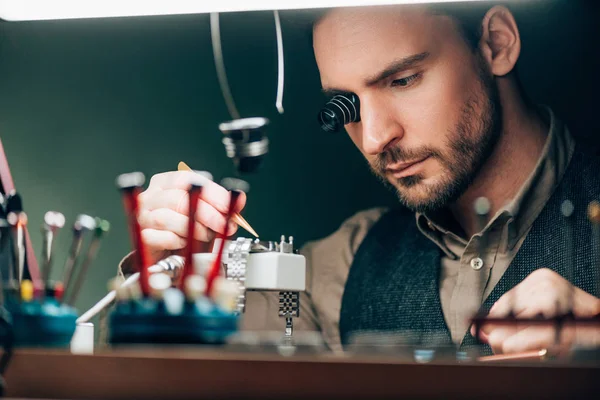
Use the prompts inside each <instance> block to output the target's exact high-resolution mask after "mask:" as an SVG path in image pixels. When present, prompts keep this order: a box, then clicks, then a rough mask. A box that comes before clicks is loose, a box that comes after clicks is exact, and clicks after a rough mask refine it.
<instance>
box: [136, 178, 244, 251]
mask: <svg viewBox="0 0 600 400" xmlns="http://www.w3.org/2000/svg"><path fill="white" fill-rule="evenodd" d="M199 179H200V180H202V184H203V189H202V194H201V199H200V201H199V203H198V209H197V212H196V218H195V219H196V226H195V229H194V239H195V240H198V241H201V242H209V241H211V240H212V239H213V238H214V236H215V232H218V233H223V230H224V225H225V215H226V213H227V209H228V207H229V199H230V195H229V192H228V191H227V190H225V189H224V188H223V187H221V186H219V185H217V184H216V183H214V182H212V181H210V180H208V179H202V177H201V176H200V175H199V174H197V173H195V172H190V171H174V172H164V173H161V174H157V175H154V176H153V177H152V179H151V180H150V184H149V186H148V189H146V191H144V192H143V193H141V194H140V196H139V202H140V212H139V223H140V227H141V229H142V240H144V243H145V244H146V246H148V248H149V250H150V251H151V254H152V258H153V260H152V261H157V259H159V258H160V257H161V254H163V253H164V252H165V250H179V249H182V248H184V247H185V245H186V242H187V239H188V238H187V230H188V208H189V197H188V189H189V187H190V184H191V183H192V182H195V183H196V182H198V180H199ZM245 204H246V195H245V194H242V195H241V196H240V197H239V198H238V200H237V204H236V209H235V212H240V211H241V210H242V209H243V208H244V206H245ZM236 230H237V225H236V224H235V223H233V222H230V223H229V227H228V229H227V235H232V234H233V233H234V232H235V231H236Z"/></svg>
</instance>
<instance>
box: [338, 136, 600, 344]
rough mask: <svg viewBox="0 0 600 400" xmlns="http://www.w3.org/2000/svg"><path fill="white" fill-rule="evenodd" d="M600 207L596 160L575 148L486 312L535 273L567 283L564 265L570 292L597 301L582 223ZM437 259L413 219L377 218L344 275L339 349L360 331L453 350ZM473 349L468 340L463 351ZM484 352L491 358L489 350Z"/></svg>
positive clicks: (589, 241)
mask: <svg viewBox="0 0 600 400" xmlns="http://www.w3.org/2000/svg"><path fill="white" fill-rule="evenodd" d="M566 199H569V200H571V201H572V202H573V204H574V206H575V213H574V216H573V218H574V220H573V226H572V231H573V232H574V234H573V235H572V237H569V233H568V231H569V227H568V225H567V223H566V221H565V219H564V217H562V215H561V213H560V206H561V204H562V202H563V201H564V200H566ZM598 199H600V160H599V159H598V158H597V157H592V156H590V155H587V154H585V153H584V152H583V149H582V148H580V147H579V146H577V147H576V149H575V153H574V154H573V157H572V159H571V162H570V164H569V166H568V168H567V171H566V172H565V175H564V177H563V180H562V182H561V183H560V184H559V185H558V187H557V189H556V190H555V192H554V193H553V195H552V196H551V198H550V200H549V201H548V203H547V204H546V206H545V207H544V209H543V210H542V212H541V213H540V215H539V216H538V218H537V219H536V220H535V222H534V224H533V226H532V228H531V230H530V231H529V234H528V235H527V237H526V238H525V241H524V242H523V244H522V246H521V248H520V249H519V251H518V253H517V255H516V256H515V258H514V260H513V262H512V263H511V264H510V266H509V268H508V269H507V271H506V272H505V273H504V275H503V276H502V278H501V279H500V281H499V282H498V285H497V286H496V287H495V288H494V290H493V291H492V293H491V294H490V295H489V296H488V298H487V299H486V300H485V301H484V304H483V306H484V309H488V310H489V308H490V307H491V306H492V305H493V304H494V303H495V302H496V301H497V300H498V299H499V298H500V296H502V295H503V294H504V293H505V292H507V291H508V290H510V289H511V288H512V287H514V286H515V285H517V284H518V283H519V282H521V281H522V280H523V279H524V278H525V277H526V276H527V275H529V274H530V273H531V272H533V271H534V270H536V269H538V268H543V267H547V268H550V269H552V270H554V271H556V272H558V273H560V274H561V275H562V276H563V277H566V275H567V268H568V265H569V264H568V263H569V262H572V261H570V260H574V264H575V268H574V277H575V278H574V283H575V285H577V286H578V287H580V288H581V289H583V290H585V291H587V292H589V293H593V294H595V295H596V296H598V293H599V290H600V288H598V287H596V282H597V278H596V277H597V274H598V270H599V269H600V266H599V265H598V261H597V260H598V254H596V253H597V245H596V242H595V240H594V238H593V237H592V228H591V224H590V223H589V222H588V219H587V206H588V204H589V203H590V202H591V201H592V200H598ZM571 246H572V247H571ZM440 257H441V253H440V249H439V248H438V247H437V246H436V245H435V244H434V243H432V242H431V241H430V240H429V239H427V238H426V237H425V236H424V235H423V234H422V233H421V232H420V231H419V230H418V228H417V226H416V223H415V216H414V213H412V212H408V211H407V210H404V209H403V210H392V211H390V212H388V213H386V214H385V215H383V216H382V217H381V219H380V220H379V221H378V222H377V223H376V224H375V225H374V226H373V227H372V228H371V230H370V231H369V233H368V234H367V236H366V237H365V239H364V241H363V242H362V243H361V245H360V247H359V249H358V251H357V253H356V256H355V258H354V262H353V263H352V266H351V267H350V272H349V274H348V280H347V281H346V286H345V290H344V295H343V298H342V307H341V311H340V335H341V339H342V343H343V344H347V343H348V339H349V337H350V335H351V334H352V333H356V332H361V331H362V332H364V331H382V332H388V333H389V332H398V333H401V334H403V335H404V338H405V339H406V340H408V341H409V342H410V343H413V344H421V345H426V344H448V343H451V337H450V331H449V330H448V327H447V326H446V323H445V320H444V316H443V314H442V308H441V304H440V297H439V286H438V281H439V279H438V277H439V271H440ZM572 263H573V262H572ZM476 343H477V342H476V341H475V339H474V338H473V337H472V336H471V335H470V334H469V333H467V334H466V335H465V337H464V338H463V341H462V347H463V348H464V347H467V346H468V347H470V346H473V345H475V344H476ZM483 350H484V352H486V353H489V352H490V351H491V350H490V349H489V347H487V346H485V348H484V349H483Z"/></svg>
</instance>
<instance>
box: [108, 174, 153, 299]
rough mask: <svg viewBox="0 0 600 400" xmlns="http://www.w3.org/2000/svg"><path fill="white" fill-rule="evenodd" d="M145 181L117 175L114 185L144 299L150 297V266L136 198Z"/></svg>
mask: <svg viewBox="0 0 600 400" xmlns="http://www.w3.org/2000/svg"><path fill="white" fill-rule="evenodd" d="M145 179H146V178H145V176H144V174H143V173H141V172H132V173H128V174H122V175H119V176H118V177H117V181H116V183H117V187H118V188H119V189H120V191H121V196H122V198H123V205H124V208H125V215H126V216H127V222H128V226H129V233H130V236H131V243H132V245H133V250H134V251H135V252H134V253H133V255H132V257H133V260H134V263H135V264H134V265H135V267H136V270H137V271H139V273H140V288H141V289H142V294H143V295H144V297H148V296H149V295H150V286H149V285H148V267H149V266H150V264H149V260H150V259H149V254H147V250H146V247H145V246H144V241H143V240H142V230H141V228H140V224H139V222H138V212H139V203H138V196H139V194H140V193H141V191H142V186H143V185H144V181H145Z"/></svg>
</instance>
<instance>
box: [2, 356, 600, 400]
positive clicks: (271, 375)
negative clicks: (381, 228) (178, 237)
mask: <svg viewBox="0 0 600 400" xmlns="http://www.w3.org/2000/svg"><path fill="white" fill-rule="evenodd" d="M6 382H7V392H6V395H7V396H8V397H15V398H52V399H73V398H78V399H125V398H127V399H141V398H147V399H166V398H168V399H201V398H213V399H214V398H220V399H227V398H235V399H250V398H252V399H254V398H257V399H258V398H260V399H271V398H273V399H274V398H277V399H280V400H281V399H285V400H287V399H297V398H328V399H338V398H340V399H342V398H343V399H363V398H364V399H373V398H410V399H431V398H445V399H448V398H488V399H489V398H513V399H514V398H527V399H531V398H595V396H597V395H598V393H600V366H599V365H598V364H596V365H569V364H565V363H557V362H537V363H527V364H521V365H517V364H507V363H504V364H472V363H471V364H452V363H429V364H417V363H413V362H399V361H398V358H397V357H391V356H389V355H388V356H385V355H378V356H375V355H371V356H356V355H355V356H337V355H332V354H321V355H295V356H291V357H284V356H280V355H277V354H264V353H263V354H256V353H244V352H237V353H235V352H228V351H219V350H218V349H198V348H185V347H181V348H145V349H144V348H128V349H115V350H106V351H101V352H98V353H96V354H94V355H72V354H69V353H67V352H61V351H47V350H17V351H16V352H15V354H14V356H13V359H12V361H11V363H10V365H9V367H8V371H7V373H6Z"/></svg>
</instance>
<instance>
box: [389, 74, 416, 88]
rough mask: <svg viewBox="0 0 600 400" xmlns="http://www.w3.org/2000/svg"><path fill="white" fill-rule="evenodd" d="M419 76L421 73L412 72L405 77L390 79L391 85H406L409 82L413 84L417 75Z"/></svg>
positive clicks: (408, 84)
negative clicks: (412, 73)
mask: <svg viewBox="0 0 600 400" xmlns="http://www.w3.org/2000/svg"><path fill="white" fill-rule="evenodd" d="M420 76H421V74H414V75H411V76H407V77H406V78H401V79H395V80H394V81H392V86H400V87H407V86H410V85H411V84H413V83H414V82H415V81H416V80H417V79H418V78H419V77H420Z"/></svg>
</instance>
